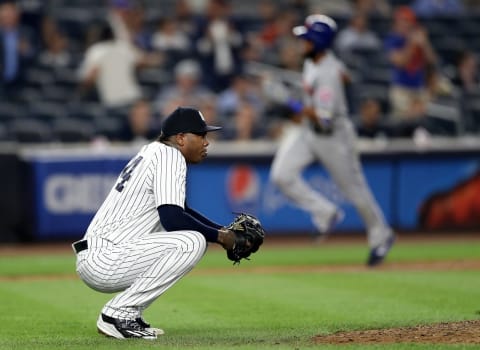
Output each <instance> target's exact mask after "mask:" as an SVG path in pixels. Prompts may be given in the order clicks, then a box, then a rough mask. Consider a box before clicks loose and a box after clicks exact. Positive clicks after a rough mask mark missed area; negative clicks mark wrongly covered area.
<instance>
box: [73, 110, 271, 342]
mask: <svg viewBox="0 0 480 350" xmlns="http://www.w3.org/2000/svg"><path fill="white" fill-rule="evenodd" d="M218 129H220V127H216V126H210V125H207V124H206V123H205V120H204V119H203V116H202V114H201V113H200V112H199V111H198V110H196V109H192V108H180V107H179V108H177V109H176V110H175V111H174V112H173V113H172V114H170V115H169V116H168V117H167V118H166V120H165V121H164V123H163V125H162V134H161V136H160V137H159V139H158V140H156V141H154V142H152V143H150V144H147V145H145V146H144V147H143V148H142V149H141V150H140V151H139V152H138V154H137V155H136V156H134V157H133V158H132V159H131V160H130V162H129V163H128V164H127V165H126V167H125V168H124V169H123V171H122V172H121V173H120V175H119V177H118V179H117V181H116V183H115V184H114V186H113V188H112V189H111V191H110V193H109V194H108V196H107V198H106V200H105V202H104V203H103V204H102V205H101V207H100V208H99V210H98V212H97V213H96V215H95V216H94V218H93V219H92V221H91V223H90V225H89V227H88V229H87V232H86V234H85V236H84V237H83V239H82V240H80V241H77V242H75V243H74V244H73V245H72V247H73V250H74V251H75V253H76V254H77V264H76V269H77V273H78V275H79V276H80V278H81V279H82V280H83V281H84V282H85V283H86V284H87V285H88V286H89V287H91V288H93V289H95V290H97V291H100V292H104V293H114V292H120V293H119V294H117V295H116V296H115V297H113V298H112V299H111V300H109V301H108V302H107V303H106V304H105V306H104V307H103V309H102V311H101V313H100V315H99V317H98V320H97V328H98V331H99V332H100V333H103V334H105V335H107V336H110V337H114V338H118V339H125V338H142V339H156V338H157V336H158V335H161V334H163V333H164V332H163V330H162V329H160V328H154V327H151V326H150V324H148V323H147V322H146V321H145V320H144V319H143V318H142V313H143V311H144V310H145V309H146V308H147V307H148V306H149V305H150V304H151V303H152V302H153V301H154V300H155V299H157V298H158V297H159V296H160V295H162V294H163V293H164V292H165V291H166V290H167V289H169V288H170V287H172V286H173V285H174V284H175V283H176V282H177V281H178V280H179V279H180V278H181V277H183V276H184V275H185V274H187V273H188V272H189V271H190V270H191V269H192V268H193V267H194V266H195V265H196V264H197V263H198V262H199V260H200V259H201V258H202V256H203V255H204V253H205V251H206V249H207V242H215V243H219V244H220V245H222V246H223V247H224V248H225V249H226V250H227V257H228V258H229V259H230V260H232V261H234V262H235V263H238V262H239V261H240V260H241V259H242V258H248V256H249V255H250V254H251V253H254V252H255V251H256V250H258V248H259V246H260V244H261V243H262V242H263V235H264V231H263V228H262V227H261V225H260V223H259V221H258V220H256V219H255V218H253V217H251V216H250V215H245V214H242V216H241V217H240V218H237V219H235V220H234V222H233V223H232V224H231V225H229V226H228V227H224V226H221V225H219V224H217V223H214V222H212V221H211V220H209V219H207V218H205V217H204V216H203V215H201V214H200V213H198V212H196V211H194V210H193V209H191V208H190V207H188V206H187V205H186V198H185V197H186V173H187V167H186V164H187V163H199V162H201V161H202V160H203V159H204V158H205V157H206V156H207V147H208V145H209V142H208V139H207V133H208V132H210V131H214V130H218ZM237 228H238V230H239V231H240V232H241V233H242V234H240V233H239V232H237ZM246 231H258V233H259V234H258V235H257V238H258V239H257V238H255V239H246V238H245V237H246V233H247V232H246ZM254 233H255V232H254ZM243 234H245V235H243Z"/></svg>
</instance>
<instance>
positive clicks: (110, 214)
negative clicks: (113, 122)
mask: <svg viewBox="0 0 480 350" xmlns="http://www.w3.org/2000/svg"><path fill="white" fill-rule="evenodd" d="M186 175H187V166H186V161H185V158H184V157H183V155H182V154H181V153H180V151H179V150H177V149H176V148H174V147H170V146H167V145H165V144H163V143H161V142H157V141H155V142H152V143H150V144H148V145H145V146H143V147H142V149H141V150H140V151H139V152H138V153H137V155H136V156H135V157H133V158H132V159H131V160H130V161H129V162H128V164H127V165H126V166H125V168H124V169H123V170H122V172H121V173H120V175H119V177H118V179H117V181H116V183H115V184H114V186H113V188H112V189H111V191H110V193H109V194H108V196H107V198H106V199H105V201H104V202H103V204H102V205H101V206H100V208H99V209H98V211H97V213H96V214H95V216H94V218H93V220H92V222H91V223H90V225H89V227H88V229H87V233H86V234H85V238H89V237H101V238H104V239H107V240H109V241H111V242H113V243H121V242H124V241H130V240H132V239H135V238H138V237H140V236H143V235H146V234H149V233H150V232H156V231H163V227H162V226H161V224H160V217H159V215H158V211H157V207H159V206H160V205H163V204H174V205H178V206H180V207H182V208H184V204H185V192H186Z"/></svg>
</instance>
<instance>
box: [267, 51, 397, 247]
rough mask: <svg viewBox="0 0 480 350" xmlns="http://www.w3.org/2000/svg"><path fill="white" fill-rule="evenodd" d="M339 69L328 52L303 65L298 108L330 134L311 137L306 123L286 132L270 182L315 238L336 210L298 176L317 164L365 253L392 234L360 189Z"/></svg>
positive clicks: (352, 132) (367, 192) (360, 173)
mask: <svg viewBox="0 0 480 350" xmlns="http://www.w3.org/2000/svg"><path fill="white" fill-rule="evenodd" d="M344 71H345V67H344V65H343V63H342V62H340V61H339V60H338V59H337V58H336V57H335V56H334V55H333V53H331V52H330V51H328V52H327V54H326V55H325V56H324V57H323V58H322V59H321V60H320V61H319V62H317V63H314V62H313V61H312V60H306V61H305V64H304V68H303V85H304V89H305V93H304V95H305V98H304V103H305V105H306V106H312V107H313V108H314V109H315V112H316V115H317V118H318V120H319V122H320V123H322V124H329V125H331V126H332V129H333V131H332V134H330V135H325V134H319V133H316V132H315V131H314V129H313V127H312V125H311V123H310V122H309V121H308V120H304V121H303V122H302V124H300V125H298V127H295V128H292V130H291V131H290V132H289V134H288V135H286V137H285V138H284V140H283V141H282V143H281V145H280V148H279V149H278V151H277V154H276V155H275V158H274V161H273V164H272V169H271V175H270V176H271V179H272V181H273V182H274V183H275V184H276V185H277V186H279V188H280V189H281V190H282V191H283V193H284V194H285V195H286V196H288V197H289V198H290V199H291V200H293V201H294V202H295V203H296V204H297V205H298V206H300V207H301V208H303V209H304V210H307V211H308V212H310V214H311V216H312V220H313V222H314V224H315V225H316V227H317V228H318V229H319V231H320V232H322V233H323V232H325V231H328V230H329V229H330V227H329V226H330V221H331V220H332V217H333V216H334V215H335V213H336V212H338V211H339V208H337V206H336V205H335V204H334V203H332V202H331V201H330V200H328V199H327V198H326V197H325V196H323V195H322V194H320V193H318V192H317V191H315V190H313V189H312V188H311V187H310V186H309V185H308V184H307V183H306V182H305V181H304V179H303V177H302V171H303V170H304V169H305V168H306V167H307V166H308V165H309V164H311V163H312V162H314V161H319V162H321V163H322V164H323V166H324V167H325V169H326V170H327V171H328V172H329V174H330V176H331V178H332V179H333V180H334V181H335V183H336V184H337V185H338V186H339V188H340V189H341V190H342V192H343V194H344V195H345V196H346V197H347V198H348V199H349V200H350V201H351V202H352V203H353V204H354V205H355V207H356V209H357V210H358V212H359V214H360V215H361V217H362V218H363V221H364V223H365V225H366V229H367V234H368V243H369V246H370V247H371V248H375V247H377V246H379V245H381V244H383V243H384V242H385V241H386V240H387V239H388V238H389V237H390V236H391V235H392V230H391V229H390V227H389V226H388V224H387V223H386V222H385V218H384V216H383V213H382V212H381V210H380V208H379V206H378V204H377V202H376V200H375V198H374V197H373V195H372V193H371V192H370V189H369V187H368V185H367V183H366V180H365V177H364V175H363V171H362V167H361V164H360V160H359V156H358V153H357V150H356V133H355V130H354V127H353V124H352V122H351V121H350V119H349V118H348V110H347V104H346V98H345V92H344V85H343V80H342V73H343V72H344Z"/></svg>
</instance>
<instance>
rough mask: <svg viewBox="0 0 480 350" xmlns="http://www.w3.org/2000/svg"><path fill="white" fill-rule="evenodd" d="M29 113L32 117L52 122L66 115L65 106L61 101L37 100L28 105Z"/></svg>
mask: <svg viewBox="0 0 480 350" xmlns="http://www.w3.org/2000/svg"><path fill="white" fill-rule="evenodd" d="M28 114H29V116H30V117H31V118H35V119H37V120H42V121H45V122H52V121H54V120H56V119H61V118H63V117H65V108H64V107H63V104H60V103H53V102H35V103H32V104H31V105H30V106H29V107H28Z"/></svg>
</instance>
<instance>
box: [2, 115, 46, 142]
mask: <svg viewBox="0 0 480 350" xmlns="http://www.w3.org/2000/svg"><path fill="white" fill-rule="evenodd" d="M8 137H9V139H10V140H12V141H16V142H20V143H41V142H50V141H52V133H51V129H50V127H49V125H48V124H47V123H45V122H42V121H40V120H36V119H31V118H24V119H18V120H13V121H12V122H10V123H9V125H8Z"/></svg>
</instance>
